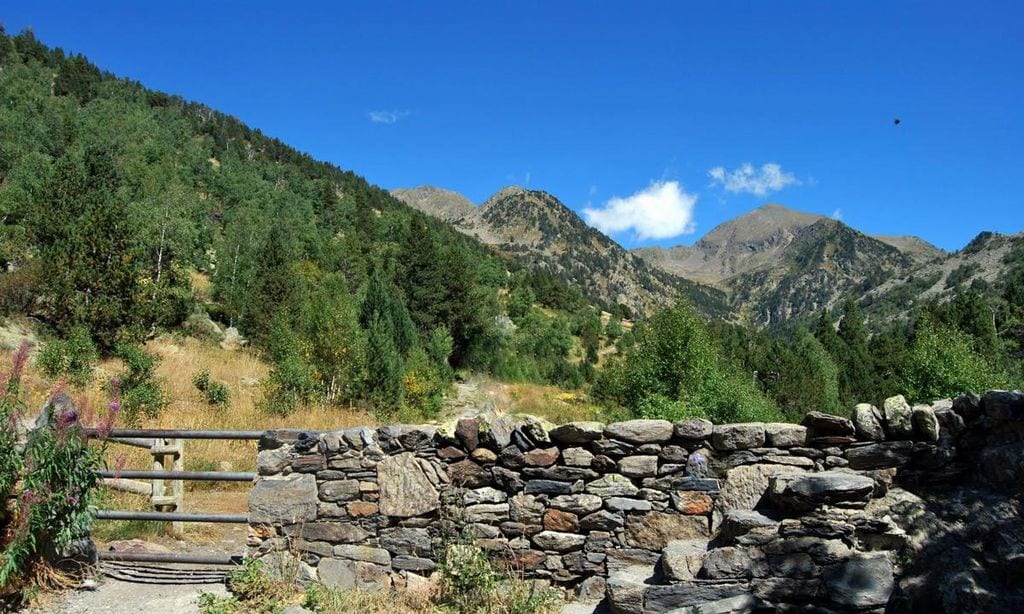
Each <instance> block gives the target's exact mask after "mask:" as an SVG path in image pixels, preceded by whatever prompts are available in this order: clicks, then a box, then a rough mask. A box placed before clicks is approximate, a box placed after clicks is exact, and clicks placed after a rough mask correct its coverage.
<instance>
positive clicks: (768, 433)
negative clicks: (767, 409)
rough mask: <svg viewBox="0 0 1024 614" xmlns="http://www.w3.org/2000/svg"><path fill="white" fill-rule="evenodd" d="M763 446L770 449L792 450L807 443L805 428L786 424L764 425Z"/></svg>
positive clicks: (770, 423)
mask: <svg viewBox="0 0 1024 614" xmlns="http://www.w3.org/2000/svg"><path fill="white" fill-rule="evenodd" d="M764 435H765V444H766V445H768V446H769V447H772V448H794V447H798V446H802V445H805V444H806V443H807V427H806V426H802V425H799V424H789V423H788V422H769V423H768V424H765V425H764Z"/></svg>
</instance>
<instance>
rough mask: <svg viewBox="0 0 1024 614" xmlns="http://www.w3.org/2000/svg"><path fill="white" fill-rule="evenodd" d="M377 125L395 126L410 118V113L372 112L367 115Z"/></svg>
mask: <svg viewBox="0 0 1024 614" xmlns="http://www.w3.org/2000/svg"><path fill="white" fill-rule="evenodd" d="M366 116H367V117H369V118H370V121H371V122H373V123H375V124H393V123H395V122H397V121H398V120H400V119H404V118H406V117H408V116H409V111H370V112H369V113H367V114H366Z"/></svg>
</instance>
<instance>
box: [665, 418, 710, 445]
mask: <svg viewBox="0 0 1024 614" xmlns="http://www.w3.org/2000/svg"><path fill="white" fill-rule="evenodd" d="M713 429H714V424H712V422H711V421H710V420H705V419H704V418H690V419H688V420H683V421H681V422H676V423H675V425H674V427H673V430H674V433H675V436H676V437H678V438H679V439H685V440H688V441H700V440H703V439H708V438H709V437H711V433H712V431H713Z"/></svg>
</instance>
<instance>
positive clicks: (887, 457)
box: [844, 441, 914, 469]
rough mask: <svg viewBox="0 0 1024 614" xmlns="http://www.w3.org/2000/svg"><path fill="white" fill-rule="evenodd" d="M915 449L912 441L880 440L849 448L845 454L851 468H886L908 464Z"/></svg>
mask: <svg viewBox="0 0 1024 614" xmlns="http://www.w3.org/2000/svg"><path fill="white" fill-rule="evenodd" d="M913 451H914V444H913V442H910V441H880V442H878V443H872V444H868V445H865V446H856V447H852V448H847V449H846V452H845V453H844V456H845V457H846V460H847V461H849V462H850V468H851V469H886V468H889V467H902V466H903V465H906V464H907V463H908V462H909V461H910V457H911V455H912V454H913Z"/></svg>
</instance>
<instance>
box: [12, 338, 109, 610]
mask: <svg viewBox="0 0 1024 614" xmlns="http://www.w3.org/2000/svg"><path fill="white" fill-rule="evenodd" d="M28 352H29V347H28V345H27V344H24V345H22V346H21V348H19V349H18V351H17V352H16V353H15V355H14V364H13V366H12V367H11V370H10V372H9V373H8V374H7V375H6V376H5V377H4V378H2V379H0V595H3V594H5V593H6V594H11V593H12V592H16V591H17V587H18V586H20V585H21V584H22V580H23V579H24V577H25V576H26V574H28V572H29V571H31V570H32V569H33V568H34V567H35V566H36V565H38V564H39V563H41V562H42V561H43V560H44V559H47V558H49V559H51V560H56V559H60V558H62V557H63V556H64V553H65V551H66V550H67V549H68V547H69V546H70V545H71V544H72V542H73V541H74V540H76V539H78V538H82V537H85V536H87V535H88V529H89V525H90V523H91V520H92V514H91V509H90V504H91V500H92V493H93V489H94V487H95V486H96V483H97V481H98V479H99V478H98V477H97V470H98V469H99V468H100V467H101V465H102V462H103V454H104V447H105V443H104V441H103V439H104V438H105V436H106V435H107V434H108V433H109V432H110V429H111V428H112V426H113V424H114V421H115V420H116V419H117V415H118V413H119V412H120V407H121V403H120V399H119V390H118V387H117V385H116V383H115V385H114V386H112V387H111V401H110V403H109V404H108V406H107V408H106V411H105V412H103V413H102V415H100V416H90V415H89V414H91V413H92V412H91V411H90V410H89V404H88V401H87V400H85V399H83V400H82V401H80V402H79V404H78V406H76V405H75V403H74V402H72V400H71V398H70V397H69V396H68V395H67V394H66V393H65V392H63V391H61V390H58V391H57V392H56V393H54V394H53V395H52V396H51V398H50V400H49V401H48V402H47V403H46V405H45V406H44V408H43V412H42V413H41V414H40V415H39V416H38V417H37V418H36V420H35V423H34V424H31V423H26V421H25V403H24V401H23V400H22V392H23V391H22V384H21V378H22V374H23V371H24V368H25V362H26V360H27V358H28ZM91 419H95V422H96V424H95V429H96V431H97V433H98V435H99V436H100V440H101V441H100V443H99V445H93V446H90V445H89V441H88V437H87V435H86V427H85V423H86V422H91V421H92V420H91Z"/></svg>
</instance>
